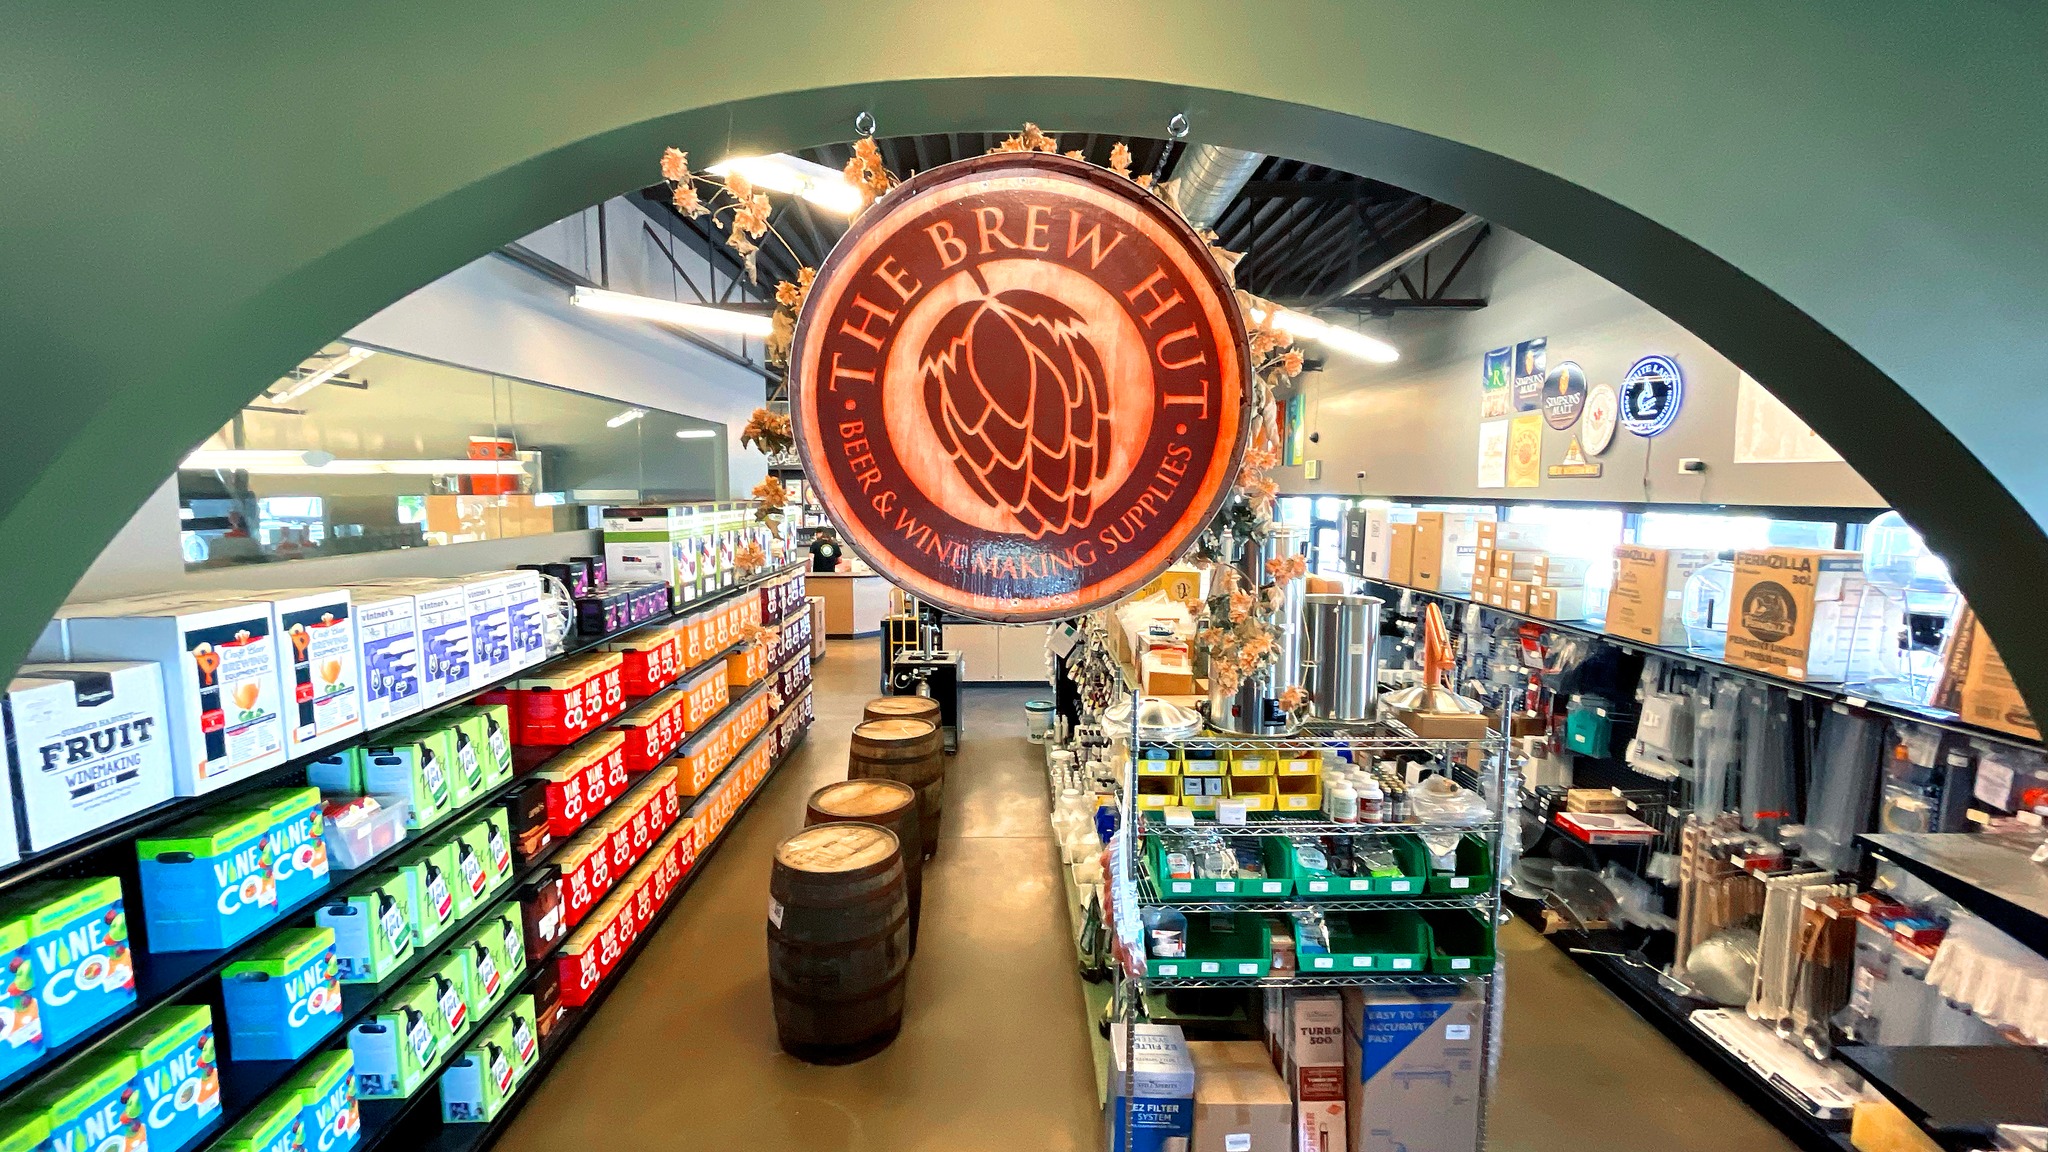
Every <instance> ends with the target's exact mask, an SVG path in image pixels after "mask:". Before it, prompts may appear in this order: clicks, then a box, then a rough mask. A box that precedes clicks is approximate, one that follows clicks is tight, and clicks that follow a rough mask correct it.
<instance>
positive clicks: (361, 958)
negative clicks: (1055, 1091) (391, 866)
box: [313, 872, 414, 984]
mask: <svg viewBox="0 0 2048 1152" xmlns="http://www.w3.org/2000/svg"><path fill="white" fill-rule="evenodd" d="M313 923H315V924H318V925H319V926H320V927H322V928H326V929H328V930H329V931H331V932H333V933H334V958H335V966H336V968H337V970H338V971H339V972H340V974H341V982H342V983H344V984H376V983H379V982H381V981H382V980H383V979H384V978H385V977H386V976H389V975H390V974H391V973H392V972H394V971H396V970H397V968H398V966H399V965H400V964H402V963H404V962H405V959H406V958H407V957H409V956H411V955H412V950H413V939H414V935H413V910H412V886H411V885H410V884H408V883H407V882H406V879H405V877H404V876H402V875H400V874H399V873H396V872H391V873H386V874H385V875H384V876H383V877H381V878H380V879H379V880H378V882H377V886H376V887H374V888H372V889H370V890H369V891H367V892H360V893H357V894H355V895H353V896H350V897H348V898H347V899H345V900H337V901H335V902H333V903H331V904H328V905H326V906H325V907H322V908H321V909H319V910H318V911H316V912H314V913H313Z"/></svg>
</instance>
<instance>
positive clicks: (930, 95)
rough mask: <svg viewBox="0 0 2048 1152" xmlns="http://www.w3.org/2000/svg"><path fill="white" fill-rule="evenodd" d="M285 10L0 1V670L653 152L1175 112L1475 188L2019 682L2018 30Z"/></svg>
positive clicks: (2021, 347) (1724, 12)
mask: <svg viewBox="0 0 2048 1152" xmlns="http://www.w3.org/2000/svg"><path fill="white" fill-rule="evenodd" d="M301 7H302V6H292V5H277V6H270V7H268V8H263V9H252V10H243V11H234V12H227V11H225V10H217V9H211V8H209V9H206V10H204V11H200V10H195V6H165V5H140V4H122V5H112V6H48V5H32V4H28V3H24V2H22V0H4V2H0V19H4V20H5V21H6V26H7V27H9V29H10V35H9V37H7V38H5V39H4V40H0V75H4V76H6V77H8V79H7V80H6V81H4V82H0V154H4V155H6V156H8V163H7V164H5V165H0V204H4V205H5V210H4V211H0V353H4V355H0V372H4V377H0V396H4V399H5V401H6V404H7V410H8V411H9V412H10V414H11V417H12V418H11V419H10V420H9V422H8V424H7V425H6V426H5V431H0V444H4V445H5V447H6V450H7V451H6V453H5V455H4V456H0V580H4V582H5V586H6V587H7V588H8V590H9V592H10V593H11V595H10V596H9V597H8V598H7V600H6V602H5V603H6V606H5V608H4V609H0V659H5V660H7V661H9V662H10V663H11V661H12V660H13V659H15V658H17V657H18V656H19V654H20V653H21V652H22V651H24V650H25V649H26V646H27V644H28V642H29V640H30V638H31V637H32V636H33V634H34V632H35V631H36V630H37V628H38V627H39V626H40V624H41V622H42V621H43V620H44V619H46V618H47V616H48V613H49V612H50V611H51V610H52V609H53V608H54V607H55V606H56V605H57V604H58V603H59V602H60V601H61V599H62V598H63V596H64V594H65V593H66V592H67V591H68V590H69V588H70V586H71V584H72V583H73V582H74V581H75V580H76V578H77V576H78V575H79V574H80V573H82V572H83V570H84V568H85V567H86V566H87V565H88V564H89V563H90V561H91V560H92V558H93V556H94V555H95V554H96V553H97V551H98V549H99V547H100V546H101V545H102V543H103V542H104V541H106V540H107V539H109V538H110V537H111V536H112V534H113V533H114V531H115V530H116V529H117V528H118V527H119V526H120V524H121V523H122V522H123V521H124V520H125V518H126V517H127V515H128V514H129V513H130V512H132V510H133V509H134V508H135V507H136V506H137V504H138V503H139V502H140V500H141V499H142V498H143V496H145V495H146V494H147V492H148V491H149V490H150V489H151V488H153V487H154V486H155V485H156V484H157V483H159V482H160V481H161V479H162V477H163V476H164V475H166V474H167V473H168V472H169V471H170V469H171V468H172V467H173V465H174V464H175V461H176V460H177V458H178V457H179V456H180V455H181V454H182V453H183V452H184V451H186V450H187V449H188V448H189V447H190V446H191V445H192V444H194V443H196V442H197V441H198V440H199V439H201V438H202V437H203V436H204V435H206V434H207V433H208V432H210V431H211V430H212V429H214V428H216V427H218V426H219V424H220V423H221V422H222V421H223V420H224V419H225V418H226V417H227V416H228V415H230V414H231V413H232V411H233V410H234V409H235V407H236V406H238V405H239V404H240V403H242V402H243V401H245V400H246V399H247V398H248V397H249V396H251V395H253V394H254V393H255V392H256V391H257V389H258V388H259V387H260V386H261V385H262V384H263V383H264V382H265V381H267V380H269V379H273V378H274V377H275V376H276V374H277V373H278V372H279V371H281V370H282V369H283V368H284V367H286V366H288V365H290V364H292V363H295V362H296V361H297V360H298V359H299V358H300V357H301V356H302V355H303V354H304V353H305V352H306V351H307V350H309V349H311V348H313V347H316V346H318V345H319V344H321V343H323V342H325V341H326V340H328V339H330V338H332V337H333V336H334V335H335V334H337V333H339V332H341V331H343V330H345V329H346V328H347V327H349V326H350V325H352V324H353V323H355V322H356V321H358V320H360V319H361V318H363V317H365V316H367V315H368V314H370V313H371V312H373V311H375V310H376V309H378V308H379V307H381V306H383V305H385V304H387V303H389V302H390V301H391V300H393V299H395V298H396V297H398V296H400V295H402V294H404V293H405V292H407V291H409V290H411V289H413V288H415V287H418V286H419V285H421V284H424V283H426V282H427V281H429V280H431V279H433V278H434V277H436V276H438V275H440V274H441V273H443V272H446V271H448V270H450V269H452V268H455V267H457V266H459V265H461V264H462V263H464V262H466V261H468V260H470V259H473V258H475V257H477V256H479V255H481V254H483V253H485V252H488V251H489V250H490V249H491V248H493V247H495V246H496V245H498V244H500V243H502V242H504V241H506V240H509V239H512V238H515V237H517V236H519V235H521V234H523V233H525V232H527V231H529V230H531V229H532V228H534V227H537V226H539V225H541V224H544V223H546V222H548V221H551V220H554V219H557V218H559V217H561V216H563V215H566V214H568V213H569V212H571V211H574V210H575V209H577V208H579V207H581V206H583V205H586V204H588V203H591V202H593V201H595V200H597V199H599V198H601V197H603V196H606V195H610V194H613V193H616V192H618V191H620V190H623V189H627V188H631V187H635V186H638V185H641V184H644V183H645V182H646V180H647V179H648V178H649V176H650V174H651V172H652V168H653V163H654V158H655V154H656V151H657V150H658V149H659V147H661V146H663V145H666V144H671V143H673V144H679V145H682V146H685V147H688V148H691V149H692V150H694V151H696V152H697V153H698V154H699V156H701V157H715V156H717V155H721V154H724V153H727V152H728V151H736V150H747V151H754V150H768V149H778V148H787V147H796V146H803V145H808V144H814V143H819V142H823V141H828V140H841V139H845V138H847V137H849V136H850V135H851V134H852V120H853V116H854V115H855V113H857V112H859V111H870V112H872V113H874V115H875V116H876V118H877V120H878V121H879V124H880V130H881V131H882V132H883V133H885V134H891V135H899V134H909V133H916V132H943V131H982V130H989V129H997V128H1006V127H1009V126H1012V125H1015V124H1016V123H1017V122H1019V121H1021V120H1024V119H1027V118H1028V119H1032V120H1036V121H1038V122H1040V123H1043V124H1045V125H1046V126H1047V127H1048V128H1050V129H1054V130H1058V129H1062V128H1070V129H1086V130H1092V131H1099V132H1120V133H1127V134H1132V135H1139V134H1144V135H1156V134H1158V133H1159V131H1160V128H1161V126H1162V125H1163V124H1164V123H1165V121H1166V119H1167V118H1168V117H1169V116H1170V115H1171V114H1173V113H1175V112H1183V113H1186V114H1187V115H1188V117H1189V119H1190V121H1191V122H1192V124H1193V128H1194V137H1195V138H1196V139H1200V140H1209V141H1214V142H1217V143H1223V144H1229V145H1234V146H1239V147H1246V148H1254V149H1259V150H1262V151H1269V152H1275V153H1281V154H1285V155H1290V156H1295V157H1299V158H1303V159H1308V160H1314V161H1317V162H1321V163H1325V164H1329V165H1332V166H1335V167H1341V168H1346V169H1350V170H1353V171H1359V172H1364V173H1367V174H1370V175H1374V176H1377V177H1381V178H1383V179H1386V180H1389V181H1390V182H1393V183H1397V184H1402V185H1405V186H1408V187H1411V188H1415V189H1417V190H1419V191H1424V192H1427V193H1430V194H1432V195H1435V196H1437V197H1439V198H1441V199H1444V200H1447V201H1450V202H1453V203H1457V204H1460V205H1463V206H1465V207H1467V208H1470V209H1472V210H1473V211H1476V212H1479V213H1480V214H1482V215H1485V216H1488V217H1490V218H1492V219H1495V220H1498V221H1500V222H1501V223H1503V224H1505V225H1507V226H1509V227H1511V228H1514V229H1516V230H1517V231H1521V232H1523V233H1525V234H1527V235H1529V236H1531V237H1533V238H1535V239H1536V240H1538V241H1540V242H1542V243H1545V244H1548V245H1549V246H1551V247H1552V248H1555V249H1557V250H1558V251H1560V252H1562V253H1564V254H1565V255H1567V256H1570V257H1572V258H1573V259H1575V260H1578V261H1579V262H1581V263H1583V264H1585V265H1586V266H1588V267H1589V268H1591V269H1593V270H1594V271H1596V272H1599V273H1601V274H1603V275H1605V276H1607V277H1608V278H1610V279H1612V280H1614V281H1615V282H1617V283H1619V284H1621V285H1622V286H1624V287H1626V288H1628V289H1629V290H1631V291H1633V292H1634V293H1635V294H1637V295H1638V296H1640V297H1641V298H1643V299H1644V300H1645V301H1647V302H1649V303H1650V304H1652V305H1654V306H1656V307H1658V308H1660V309H1662V310H1663V311H1665V312H1666V313H1668V314H1669V315H1671V316H1672V317H1673V318H1675V319H1676V320H1678V321H1679V322H1680V323H1682V324H1685V325H1686V326H1688V327H1690V328H1692V329H1693V330H1695V331H1696V332H1698V333H1699V334H1700V335H1701V336H1702V337H1704V338H1706V339H1707V340H1709V341H1710V342H1712V343H1714V344H1715V345H1716V346H1718V347H1719V348H1720V349H1721V350H1723V351H1724V352H1726V353H1727V354H1728V355H1729V356H1730V357H1731V358H1732V359H1734V360H1736V361H1737V362H1738V363H1740V364H1742V365H1743V366H1744V367H1746V368H1747V369H1749V370H1750V371H1751V372H1752V373H1753V374H1754V375H1756V376H1757V377H1758V378H1760V379H1762V380H1764V381H1765V382H1766V383H1768V384H1769V385H1770V386H1771V387H1772V388H1773V389H1774V390H1776V391H1777V392H1778V393H1779V394H1780V395H1781V396H1782V397H1783V398H1784V399H1785V400H1787V402H1788V403H1790V404H1791V405H1792V407H1793V408H1794V409H1795V410H1797V411H1798V412H1799V413H1800V414H1801V415H1802V416H1804V417H1805V418H1806V419H1807V420H1808V422H1809V423H1810V424H1812V425H1813V426H1814V427H1815V428H1816V429H1817V430H1819V431H1820V432H1821V433H1822V434H1823V435H1825V436H1827V437H1828V439H1830V440H1831V441H1832V442H1834V443H1835V444H1836V445H1837V446H1838V447H1840V448H1841V450H1842V451H1843V452H1844V454H1845V455H1846V456H1848V458H1849V460H1850V462H1851V463H1853V464H1854V465H1856V466H1857V467H1858V469H1859V470H1860V471H1862V472H1863V473H1864V475H1865V476H1866V477H1867V478H1868V479H1870V480H1871V481H1872V483H1873V484H1874V485H1876V486H1877V487H1878V488H1879V489H1880V491H1882V492H1884V493H1885V495H1886V496H1887V497H1888V498H1889V499H1891V500H1893V501H1894V502H1895V503H1896V504H1897V505H1898V506H1899V508H1900V509H1901V510H1902V511H1904V512H1905V513H1906V514H1907V516H1908V517H1909V518H1911V519H1912V520H1914V521H1915V522H1916V523H1917V524H1918V525H1920V526H1921V527H1922V528H1923V530H1925V531H1926V532H1927V534H1928V535H1929V537H1930V538H1931V539H1932V541H1933V542H1934V543H1935V545H1936V546H1937V547H1938V548H1940V549H1941V550H1942V551H1944V552H1945V553H1946V554H1947V555H1948V556H1949V557H1950V558H1951V560H1952V562H1953V567H1954V569H1955V571H1956V575H1957V578H1958V580H1959V582H1960V583H1961V584H1962V586H1963V588H1964V589H1965V591H1966V592H1967V593H1968V594H1969V595H1970V596H1971V598H1972V599H1973V600H1974V601H1975V602H1976V603H1977V604H1978V606H1979V608H1980V609H1981V611H1982V612H1983V613H1984V615H1985V617H1986V619H1987V621H1988V622H1989V623H1990V625H1991V627H1992V629H1993V631H1994V634H1995V635H1997V636H1999V637H2000V638H2001V639H2002V640H2003V642H2004V647H2005V649H2006V650H2007V651H2008V654H2009V655H2010V657H2011V660H2012V663H2013V665H2014V667H2015V672H2016V674H2018V675H2019V676H2020V678H2021V680H2022V684H2023V686H2024V687H2025V688H2027V689H2028V692H2029V695H2030V696H2031V697H2032V698H2033V699H2035V700H2036V701H2040V702H2043V703H2048V643H2042V642H2041V641H2048V617H2043V616H2042V614H2040V613H2038V612H2036V611H2035V608H2034V605H2033V603H2032V597H2031V595H2030V592H2031V589H2030V587H2029V585H2031V584H2032V583H2033V582H2034V580H2035V579H2036V578H2037V577H2038V574H2039V573H2041V572H2043V571H2044V570H2048V535H2044V533H2043V530H2042V522H2043V520H2044V519H2048V457H2044V454H2043V453H2041V452H2040V450H2039V448H2038V445H2040V444H2042V443H2048V435H2044V434H2048V409H2044V408H2043V405H2042V403H2041V401H2042V399H2043V393H2044V392H2048V379H2044V377H2048V371H2044V369H2043V367H2042V366H2043V365H2044V364H2048V326H2044V325H2043V323H2042V321H2043V319H2044V318H2048V243H2044V230H2043V229H2042V226H2041V224H2040V221H2041V220H2043V219H2048V149H2044V148H2043V147H2041V144H2040V141H2041V128H2040V126H2041V125H2042V124H2043V123H2048V115H2044V113H2048V91H2044V86H2043V82H2042V80H2041V78H2040V74H2039V71H2038V61H2039V60H2040V59H2042V58H2043V57H2044V56H2048V53H2044V52H2043V51H2042V49H2043V48H2044V46H2048V37H2044V33H2043V29H2042V27H2041V26H2040V24H2039V22H2038V21H2030V20H2028V19H2027V18H2026V16H2025V13H2024V11H2023V6H2020V5H2005V4H2001V3H1997V2H1993V0H1952V2H1949V3H1942V4H1935V5H1928V6H1921V7H1919V8H1915V9H1912V10H1907V8H1906V7H1905V6H1882V7H1880V8H1879V9H1876V10H1873V9H1871V8H1869V7H1867V6H1866V7H1865V8H1863V9H1858V10H1854V11H1850V10H1844V9H1841V8H1839V6H1835V5H1828V4H1824V3H1820V2H1818V0H1810V2H1795V3H1789V4H1788V3H1783V2H1776V3H1773V2H1769V0H1724V2H1723V3H1719V4H1714V5H1685V6H1673V5H1657V4H1651V3H1643V2H1638V3H1633V4H1629V3H1620V2H1592V0H1578V2H1573V3H1566V4H1553V5H1529V4H1524V3H1516V2H1515V0H1461V2H1460V3H1458V4H1442V3H1426V2H1423V0H1353V2H1349V3H1337V2H1332V3H1320V4H1310V3H1290V2H1287V0H1268V2H1265V3H1260V4H1240V3H1226V2H1222V0H1204V2H1193V0H1189V2H1183V3H1177V4H1167V3H1105V2H1103V0H1093V2H1086V3H1084V2H1080V0H1041V2H1039V3H1036V4H1034V5H1031V6H1030V11H1029V18H1028V20H1027V19H1025V18H1022V17H1018V16H1016V15H1013V14H1006V11H998V10H996V9H993V8H988V7H986V6H966V5H956V6H951V7H947V6H942V5H934V4H911V3H880V2H872V0H869V2H844V3H838V4H823V3H810V2H807V0H789V2H784V3H777V4H773V5H765V4H747V3H738V2H721V3H713V2H704V0H683V2H671V3H669V4H665V5H661V4H652V3H647V2H646V0H589V2H585V3H579V4H575V5H569V4H563V3H560V2H548V0H495V2H493V3H489V4H485V3H481V2H478V0H444V2H441V3H437V4H434V5H408V4H400V3H396V2H393V0H359V2H357V3H353V4H349V5H343V6H331V5H330V6H317V10H313V6H305V7H306V9H307V10H300V9H301ZM167 8H169V9H186V10H182V11H176V10H174V11H166V10H165V9H167ZM1680 9H1682V10H1680Z"/></svg>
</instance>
